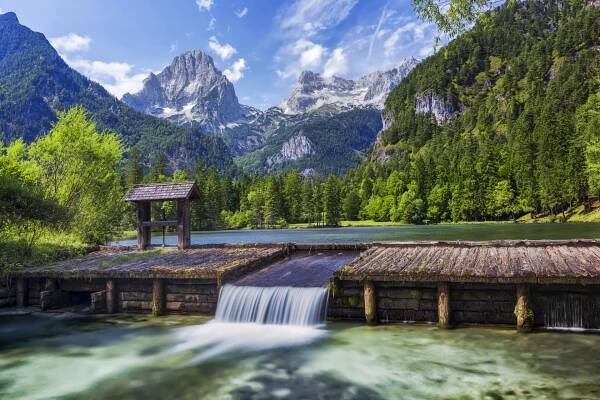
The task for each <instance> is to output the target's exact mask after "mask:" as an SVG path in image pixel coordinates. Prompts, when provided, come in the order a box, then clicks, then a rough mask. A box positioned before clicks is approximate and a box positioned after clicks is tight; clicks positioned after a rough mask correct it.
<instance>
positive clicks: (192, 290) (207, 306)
mask: <svg viewBox="0 0 600 400" xmlns="http://www.w3.org/2000/svg"><path fill="white" fill-rule="evenodd" d="M165 283H166V284H165V292H166V311H167V313H168V314H172V313H176V314H214V313H215V311H216V309H217V299H218V296H219V293H218V289H217V283H216V281H214V280H198V279H188V280H186V279H169V280H167V281H166V282H165Z"/></svg>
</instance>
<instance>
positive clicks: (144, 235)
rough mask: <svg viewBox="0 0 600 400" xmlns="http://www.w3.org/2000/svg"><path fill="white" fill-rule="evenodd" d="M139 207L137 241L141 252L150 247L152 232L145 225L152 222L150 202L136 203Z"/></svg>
mask: <svg viewBox="0 0 600 400" xmlns="http://www.w3.org/2000/svg"><path fill="white" fill-rule="evenodd" d="M135 204H136V207H137V241H138V248H139V249H140V250H144V249H146V247H148V245H150V240H151V235H152V232H151V231H150V227H149V226H145V225H144V223H145V222H148V221H150V202H149V201H138V202H136V203H135Z"/></svg>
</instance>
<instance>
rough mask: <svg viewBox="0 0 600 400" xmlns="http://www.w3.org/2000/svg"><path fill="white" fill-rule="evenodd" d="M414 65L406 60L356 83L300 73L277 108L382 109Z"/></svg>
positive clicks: (299, 110)
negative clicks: (371, 107)
mask: <svg viewBox="0 0 600 400" xmlns="http://www.w3.org/2000/svg"><path fill="white" fill-rule="evenodd" d="M418 63H419V61H418V60H417V59H416V58H414V57H411V58H407V59H405V60H402V61H401V62H400V63H399V64H398V65H396V66H395V67H394V68H392V69H390V70H387V71H376V72H373V73H370V74H368V75H365V76H363V77H361V78H359V79H357V80H350V79H345V78H341V77H338V76H332V77H323V76H322V75H320V74H318V73H316V72H312V71H303V72H302V73H301V74H300V76H299V78H298V84H297V85H296V87H295V88H294V90H293V91H292V93H291V94H290V96H289V97H288V98H287V99H285V100H284V101H283V102H282V103H281V104H280V107H281V109H282V110H283V111H284V112H285V113H286V114H299V113H303V112H307V111H313V110H316V109H317V108H320V107H322V106H325V105H327V106H334V107H336V108H339V109H346V108H352V107H364V106H373V107H375V108H378V109H383V107H384V103H385V99H386V98H387V95H388V94H389V93H390V92H391V91H392V90H393V89H394V88H395V87H396V86H398V84H399V83H400V81H401V80H402V79H404V77H405V76H406V75H408V73H409V72H410V71H411V70H412V69H413V68H414V67H415V66H416V65H417V64H418Z"/></svg>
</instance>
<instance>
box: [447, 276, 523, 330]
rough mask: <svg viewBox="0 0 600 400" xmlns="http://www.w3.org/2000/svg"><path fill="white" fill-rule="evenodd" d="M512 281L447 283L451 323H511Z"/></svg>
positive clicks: (514, 297)
mask: <svg viewBox="0 0 600 400" xmlns="http://www.w3.org/2000/svg"><path fill="white" fill-rule="evenodd" d="M515 302H516V287H515V286H514V285H481V284H464V283H461V284H451V285H450V321H451V323H452V324H461V323H463V324H492V325H515V324H516V323H517V319H516V317H515V315H514V310H515Z"/></svg>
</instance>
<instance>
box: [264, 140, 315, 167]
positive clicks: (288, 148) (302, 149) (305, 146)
mask: <svg viewBox="0 0 600 400" xmlns="http://www.w3.org/2000/svg"><path fill="white" fill-rule="evenodd" d="M313 153H314V148H313V145H312V143H311V142H310V140H308V138H307V137H306V136H304V135H302V134H300V135H297V136H293V137H291V138H290V139H288V140H287V141H286V142H285V143H284V144H283V146H281V150H279V153H277V154H275V155H273V156H270V157H268V158H267V161H266V163H267V167H268V168H270V167H272V166H273V165H276V164H283V163H285V162H289V161H295V160H299V159H301V158H304V157H306V156H309V155H311V154H313Z"/></svg>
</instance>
